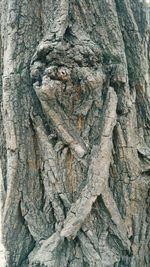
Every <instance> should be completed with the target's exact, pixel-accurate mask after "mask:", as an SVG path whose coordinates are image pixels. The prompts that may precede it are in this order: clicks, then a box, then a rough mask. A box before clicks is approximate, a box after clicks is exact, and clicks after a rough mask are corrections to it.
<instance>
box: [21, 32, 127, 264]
mask: <svg viewBox="0 0 150 267" xmlns="http://www.w3.org/2000/svg"><path fill="white" fill-rule="evenodd" d="M31 76H32V80H33V87H34V90H35V92H36V95H37V98H38V99H39V102H40V105H41V107H42V110H43V114H44V115H43V116H44V118H45V119H44V121H43V120H42V118H41V117H40V116H39V115H38V114H37V113H38V112H34V111H33V112H32V114H31V117H32V121H33V124H34V128H35V131H36V135H37V138H38V140H39V144H40V145H39V146H40V150H41V151H42V153H43V154H42V156H43V159H42V160H43V162H44V166H43V169H44V170H46V171H45V175H44V176H43V183H44V190H45V192H46V197H47V199H48V201H49V202H51V203H52V205H53V209H54V215H55V218H56V223H55V226H54V231H53V233H49V232H48V234H47V239H46V240H45V237H42V236H41V240H42V239H44V241H40V248H39V250H38V252H36V254H35V255H34V254H33V255H34V256H33V257H32V261H31V262H32V266H37V264H46V263H47V265H46V266H54V264H55V261H56V255H55V251H56V249H58V246H60V247H61V246H63V242H65V241H64V240H65V239H64V238H67V239H68V242H71V240H72V239H75V238H78V239H79V240H80V243H81V246H82V247H83V252H84V257H85V258H86V259H87V262H89V264H90V266H100V262H101V258H100V254H99V253H98V252H97V248H94V246H93V245H92V244H93V243H92V242H93V241H92V239H93V240H96V239H97V236H96V233H95V232H94V231H93V229H94V227H92V221H93V219H91V218H92V217H93V214H92V209H93V205H95V204H94V203H96V202H97V198H98V197H99V196H100V195H101V196H102V199H103V201H104V203H105V206H106V208H107V207H109V212H110V220H111V221H112V230H113V228H115V234H116V235H117V238H119V240H120V241H121V243H122V246H123V247H124V249H125V250H130V242H129V240H128V238H127V232H126V228H125V225H124V222H123V220H122V218H121V216H120V213H119V211H118V208H117V205H116V203H115V201H114V199H113V196H112V193H111V191H110V189H109V186H108V179H109V168H110V163H111V158H112V156H111V154H112V135H113V129H114V126H115V125H116V107H117V96H116V93H115V91H114V89H113V88H112V87H110V86H109V85H108V84H107V82H106V76H105V72H104V71H103V69H102V65H101V52H100V50H99V48H98V47H97V46H96V44H94V43H93V42H92V41H91V40H90V39H89V38H88V37H87V36H84V35H83V38H80V40H79V39H78V37H77V36H76V34H75V33H73V32H71V30H70V29H69V28H68V29H67V30H66V32H65V33H64V36H63V38H62V39H59V38H58V39H57V38H56V36H55V35H54V36H52V37H51V39H49V40H45V41H42V42H41V44H40V45H39V47H38V49H37V52H36V54H35V55H34V57H33V61H32V64H31ZM102 96H103V98H104V99H105V101H104V102H103V101H102ZM102 115H103V118H104V121H102V119H101V118H102ZM45 121H46V125H48V127H45V126H44V123H45ZM85 122H86V123H85ZM87 122H88V123H87ZM95 125H99V132H98V133H97V135H96V136H95V133H94V127H95ZM46 128H49V130H47V129H46ZM93 133H94V134H93ZM92 138H95V145H93V146H92V145H91V142H90V140H91V139H92ZM64 162H67V172H66V173H63V166H64ZM87 163H88V166H87ZM58 170H59V171H58ZM81 180H82V181H83V183H81ZM79 182H80V183H79ZM65 185H67V186H65ZM79 185H80V188H78V187H79ZM77 188H78V190H77ZM77 192H79V194H77ZM110 203H111V204H110ZM22 209H23V207H22ZM93 218H94V217H93ZM93 223H94V221H93ZM31 231H32V230H31ZM44 232H46V231H44ZM32 235H33V236H35V233H32ZM35 240H36V236H35ZM38 241H39V240H38ZM45 251H47V252H45ZM93 255H94V256H93ZM42 266H43V265H42ZM44 266H45V265H44Z"/></svg>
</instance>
